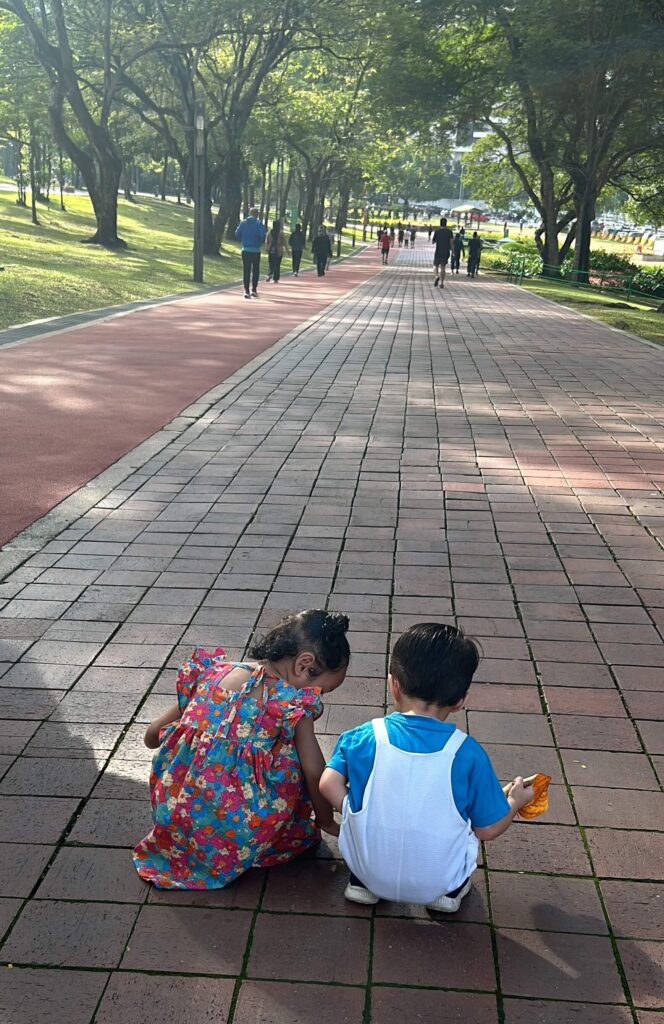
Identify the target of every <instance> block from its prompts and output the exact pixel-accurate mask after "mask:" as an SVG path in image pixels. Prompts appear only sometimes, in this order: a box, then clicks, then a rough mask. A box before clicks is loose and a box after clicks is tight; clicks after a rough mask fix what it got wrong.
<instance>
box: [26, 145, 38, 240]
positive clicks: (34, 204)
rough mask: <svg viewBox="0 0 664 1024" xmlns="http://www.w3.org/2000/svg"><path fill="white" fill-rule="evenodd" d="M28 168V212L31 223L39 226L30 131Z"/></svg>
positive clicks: (33, 150) (33, 146) (33, 155)
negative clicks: (30, 216)
mask: <svg viewBox="0 0 664 1024" xmlns="http://www.w3.org/2000/svg"><path fill="white" fill-rule="evenodd" d="M28 166H29V170H30V212H31V214H32V223H33V224H36V225H37V226H39V218H38V217H37V187H38V186H37V175H36V173H35V143H34V135H33V131H32V126H31V131H30V158H29V163H28Z"/></svg>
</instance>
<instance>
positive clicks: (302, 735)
mask: <svg viewBox="0 0 664 1024" xmlns="http://www.w3.org/2000/svg"><path fill="white" fill-rule="evenodd" d="M295 746H296V748H297V753H298V757H299V758H300V764H301V765H302V773H303V775H304V779H305V782H306V784H307V789H308V790H309V796H310V797H311V802H312V804H313V805H314V811H315V814H316V821H317V823H318V826H319V828H321V829H322V830H323V831H324V832H329V833H330V834H331V835H339V826H338V825H337V823H336V822H335V820H334V814H333V812H332V806H331V804H329V803H328V801H327V800H326V799H325V797H324V796H322V794H321V791H320V788H319V783H320V778H321V775H322V774H323V771H324V770H325V758H324V757H323V752H322V751H321V749H320V747H319V746H318V740H317V739H316V735H315V733H314V723H313V721H312V719H311V718H302V719H300V721H299V722H298V723H297V725H296V726H295Z"/></svg>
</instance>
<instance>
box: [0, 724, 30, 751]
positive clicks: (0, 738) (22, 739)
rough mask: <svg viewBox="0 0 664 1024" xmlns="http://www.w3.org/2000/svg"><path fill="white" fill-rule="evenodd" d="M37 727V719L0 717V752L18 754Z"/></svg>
mask: <svg viewBox="0 0 664 1024" xmlns="http://www.w3.org/2000/svg"><path fill="white" fill-rule="evenodd" d="M38 728H39V722H38V721H20V720H19V719H5V720H4V721H3V720H1V719H0V754H20V753H21V751H22V750H23V748H24V747H25V745H26V744H27V743H28V742H29V740H30V737H31V736H32V735H33V733H34V732H36V730H37V729H38Z"/></svg>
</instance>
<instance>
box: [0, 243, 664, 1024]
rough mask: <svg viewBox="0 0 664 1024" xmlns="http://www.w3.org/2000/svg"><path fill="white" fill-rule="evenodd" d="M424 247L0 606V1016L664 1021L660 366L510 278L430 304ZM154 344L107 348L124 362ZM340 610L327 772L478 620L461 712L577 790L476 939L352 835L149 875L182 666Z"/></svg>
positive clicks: (16, 584)
mask: <svg viewBox="0 0 664 1024" xmlns="http://www.w3.org/2000/svg"><path fill="white" fill-rule="evenodd" d="M429 257H430V250H429V248H428V247H427V246H426V242H425V240H423V241H422V244H418V248H416V250H415V252H410V251H409V252H408V253H406V252H403V253H402V254H397V262H396V263H395V265H394V266H392V267H389V268H388V269H387V270H386V271H384V272H382V273H379V274H378V275H375V276H371V274H372V272H373V269H374V268H375V266H376V264H377V262H378V255H377V253H376V251H375V249H372V250H370V252H368V253H367V255H366V257H364V258H363V262H362V263H361V264H359V265H358V267H359V269H358V270H354V269H352V268H351V269H349V270H348V273H349V274H351V273H352V274H358V276H360V275H365V279H364V283H362V284H361V287H359V288H358V289H357V290H355V291H354V292H352V293H351V294H350V295H348V296H347V297H346V298H344V299H343V300H342V301H340V302H338V303H336V304H335V305H333V306H332V307H330V308H329V309H328V310H327V311H325V312H324V313H323V315H322V316H321V317H320V318H319V319H317V320H316V321H315V322H314V323H312V324H311V325H310V326H309V327H307V329H306V330H304V331H302V332H300V333H298V334H297V335H295V336H293V337H292V339H291V340H290V341H287V342H286V343H285V344H283V345H280V346H277V348H276V349H274V350H273V351H272V352H270V351H266V353H265V358H264V360H263V361H262V362H261V363H260V364H256V365H255V367H254V369H253V371H252V372H251V374H250V375H249V376H242V375H239V376H238V377H236V378H234V377H231V378H230V382H229V383H230V385H231V390H229V391H228V393H227V394H225V395H224V396H223V397H221V398H220V399H218V400H215V401H214V402H213V404H212V407H211V409H210V411H209V412H208V413H206V415H205V416H203V417H202V418H200V419H197V420H194V421H192V422H189V423H187V424H183V425H182V428H181V429H179V430H176V429H174V431H173V437H172V440H171V442H170V444H169V445H168V446H166V447H164V448H163V449H162V450H161V451H160V452H159V453H158V454H157V455H155V456H153V457H152V458H150V459H148V461H146V462H145V463H144V464H143V465H141V466H140V467H139V468H138V469H137V470H136V471H135V472H134V473H133V474H132V475H131V476H129V477H127V478H126V479H124V480H123V481H122V482H121V483H119V484H118V486H116V487H115V489H114V490H113V491H112V492H111V493H110V494H108V496H106V497H105V498H102V499H101V500H100V501H99V503H98V504H97V505H96V506H95V507H94V508H92V509H91V510H90V511H88V512H86V513H85V514H84V515H82V516H81V517H79V518H77V519H74V520H72V522H71V523H70V525H68V526H65V528H64V529H63V530H62V532H61V533H60V534H59V536H58V537H57V538H56V539H55V540H51V541H50V542H49V543H46V544H45V545H44V546H43V547H42V548H41V549H40V550H38V551H37V552H36V553H35V554H33V555H32V556H31V557H29V558H28V560H27V561H26V562H25V564H24V565H23V566H21V567H20V568H18V569H16V570H15V571H14V572H13V573H12V574H11V575H10V576H9V577H8V578H7V580H6V581H5V583H4V584H2V585H0V661H2V662H3V664H2V666H1V667H0V719H1V720H0V743H1V746H0V837H1V838H2V844H1V845H0V896H1V897H2V898H1V899H0V932H1V933H3V934H4V941H2V940H0V943H1V944H0V972H1V976H0V978H1V980H0V1020H3V1021H4V1020H7V1021H12V1024H32V1022H35V1021H39V1024H56V1022H57V1024H61V1022H62V1021H63V1020H67V1022H68V1024H91V1022H93V1021H94V1022H95V1024H115V1022H117V1021H120V1020H123V1021H135V1020H143V1019H145V1018H146V1017H148V1016H150V1017H153V1018H154V1019H159V1020H169V1021H170V1020H172V1021H175V1020H189V1019H192V1020H193V1019H198V1018H200V1019H203V1018H204V1017H206V1015H207V1017H206V1019H210V1020H214V1021H215V1022H219V1024H226V1022H229V1024H295V1022H307V1024H308V1022H312V1024H313V1022H315V1024H340V1022H342V1021H343V1022H344V1024H403V1022H404V1021H418V1022H420V1024H440V1022H441V1021H463V1022H464V1024H498V1022H499V1021H500V1022H503V1021H504V1022H505V1024H577V1022H583V1024H659V1022H660V1018H661V1017H662V1014H661V1010H662V1009H664V988H663V986H662V969H663V967H664V941H663V940H664V898H663V897H662V884H663V882H664V795H663V794H662V786H661V782H662V780H663V779H664V740H663V737H662V724H661V722H662V717H663V713H664V644H663V643H662V638H663V636H664V548H663V547H662V539H664V498H663V495H662V487H663V485H664V407H663V405H662V396H663V395H664V353H662V352H659V351H655V350H654V349H652V348H650V347H647V346H646V345H641V344H639V343H638V342H636V341H633V340H631V339H629V338H628V337H626V336H624V335H621V334H620V333H617V332H613V331H611V330H609V329H607V328H606V327H605V326H603V325H602V324H598V323H594V322H591V321H589V320H587V319H584V318H581V317H579V316H577V315H576V314H574V313H571V312H569V311H567V310H565V309H563V308H560V307H557V306H553V305H550V304H549V303H547V302H544V301H542V300H540V299H539V298H537V297H535V296H532V295H529V294H527V293H525V292H523V291H521V290H518V289H516V288H511V287H509V286H506V285H504V284H502V283H494V282H492V281H491V280H489V279H487V278H484V277H480V278H479V279H478V280H476V281H469V280H467V279H466V278H465V277H464V276H463V275H462V276H460V277H459V278H456V277H455V279H454V280H453V281H450V282H449V283H448V285H447V286H446V288H445V290H444V292H440V291H434V290H433V288H432V285H431V275H430V273H429V270H428V260H429ZM338 273H339V276H341V274H342V273H344V271H342V270H339V272H338ZM335 277H336V272H335ZM330 281H332V278H330ZM293 284H294V283H293ZM290 287H291V285H290V284H284V293H283V294H284V295H286V294H287V289H289V288H290ZM294 287H295V288H296V289H299V288H302V289H304V288H305V282H304V281H303V282H301V283H299V284H297V285H294ZM306 287H309V282H306ZM330 287H331V285H330ZM331 297H333V296H331ZM221 301H222V300H221V299H217V298H214V297H210V298H205V299H201V300H189V302H190V303H193V304H195V303H196V302H198V303H199V304H200V306H199V307H197V308H200V309H201V311H206V313H207V312H209V307H210V304H212V303H217V302H221ZM223 301H226V300H225V299H224V300H223ZM281 301H284V303H285V302H286V300H285V299H284V300H282V299H281V293H280V298H279V302H281ZM247 305H249V304H248V303H247ZM266 308H267V307H266ZM250 311H251V313H252V314H253V313H254V307H253V306H251V309H250ZM160 315H163V316H166V317H167V320H165V321H164V323H163V329H164V330H166V329H167V322H168V318H172V317H174V316H177V318H178V319H179V318H180V316H181V315H183V314H180V313H177V314H176V313H171V312H168V313H166V314H164V313H162V314H160ZM265 316H266V321H267V322H268V323H269V321H270V315H269V310H268V311H267V313H266V314H265ZM130 323H131V321H130V320H129V321H122V320H118V321H112V322H110V324H108V325H103V326H99V327H95V328H90V331H91V332H95V331H97V332H101V333H102V334H104V336H106V335H107V334H108V332H109V331H110V330H112V331H113V333H114V337H115V338H116V339H119V343H120V344H122V345H123V351H125V352H126V353H129V351H130V345H129V344H128V343H127V342H126V341H123V340H122V339H123V332H124V331H125V329H126V328H128V327H129V325H130ZM224 323H225V327H228V321H225V322H224ZM231 326H232V323H231ZM284 329H287V327H286V328H284ZM243 330H244V328H243ZM86 332H87V329H86ZM81 333H82V332H78V334H79V335H80V334H81ZM72 339H73V340H72V341H71V343H70V344H76V339H75V336H72ZM56 340H57V339H53V340H52V341H50V342H49V341H45V342H40V343H38V344H39V345H40V346H43V347H44V348H48V347H49V346H50V349H49V351H51V352H53V353H55V352H56V347H55V342H56ZM68 344H69V343H68ZM31 348H32V343H31V345H28V346H23V347H22V348H17V349H15V350H13V351H14V352H15V353H17V354H20V353H29V352H30V350H31ZM98 351H101V350H98ZM6 354H7V355H10V354H11V353H6ZM209 359H211V356H210V351H209V350H208V351H207V353H204V354H203V356H202V357H201V360H200V362H201V365H207V362H206V361H207V360H209ZM142 365H143V366H145V365H146V364H142ZM177 367H178V369H176V370H174V369H173V366H172V365H170V364H169V361H166V360H165V361H164V363H163V367H162V369H161V374H160V381H159V384H160V387H161V386H164V387H165V386H166V385H167V384H168V386H169V387H170V386H172V385H171V384H169V381H172V379H173V378H174V376H177V375H179V376H180V383H182V369H181V367H182V363H181V362H180V363H178V364H177ZM127 373H128V376H130V372H129V370H128V371H127ZM203 378H204V373H203V372H202V371H201V369H200V367H199V377H198V378H197V381H198V382H197V384H196V387H195V388H193V390H194V391H195V393H196V395H199V394H200V393H201V389H202V387H204V380H203ZM214 379H216V378H214ZM234 382H235V383H234ZM178 394H179V392H178ZM178 400H179V399H178ZM92 401H93V403H94V402H96V401H97V398H96V397H95V396H93V398H92ZM93 412H94V409H93ZM40 414H41V413H40ZM148 428H149V427H148V424H147V422H146V423H145V425H144V429H148ZM325 604H327V605H328V606H329V607H331V608H337V609H343V610H345V611H346V612H347V613H348V614H349V615H350V617H351V622H352V636H351V645H352V649H353V652H354V657H353V661H352V666H351V671H350V673H349V676H348V678H347V681H346V682H345V684H344V685H343V687H341V688H340V689H339V690H338V691H336V692H335V693H334V694H332V695H331V697H330V699H328V701H327V706H326V710H325V713H324V715H323V717H322V718H321V719H320V721H319V723H318V727H319V732H320V734H321V741H322V743H323V745H324V747H325V749H326V750H329V749H330V748H331V746H332V745H333V743H334V741H335V737H336V736H337V735H338V734H339V732H340V731H342V730H343V729H346V728H348V727H350V726H353V725H355V724H356V723H359V722H362V721H364V720H366V719H368V718H371V717H373V716H376V715H379V714H382V713H383V710H384V707H385V703H384V702H385V675H386V657H387V652H388V650H389V648H390V646H391V644H392V643H393V641H394V639H395V638H396V637H397V636H398V634H399V632H400V631H401V630H403V629H404V628H405V627H406V626H408V625H410V624H411V623H413V622H416V621H418V620H423V619H429V620H430V619H432V618H440V619H443V620H447V621H449V620H452V619H453V618H454V617H456V619H457V621H458V622H460V623H461V624H462V625H463V626H464V627H465V628H466V629H467V630H468V631H469V632H471V633H472V634H474V635H475V636H477V637H478V638H479V639H480V641H481V645H482V647H483V650H484V660H483V662H482V665H481V668H480V671H479V675H478V681H477V683H476V684H475V685H474V687H473V689H472V690H471V693H470V697H469V701H468V711H467V713H464V714H463V715H460V716H459V725H461V726H463V727H466V728H468V729H469V731H470V732H471V734H472V735H474V736H475V737H477V739H479V740H480V741H481V742H483V743H484V744H485V745H486V747H487V749H488V750H489V752H490V753H491V755H492V757H493V759H494V763H495V765H496V767H497V770H498V772H499V774H500V775H501V777H502V778H504V779H507V778H510V777H512V776H513V775H515V774H516V773H522V774H524V775H525V774H530V773H532V772H534V771H537V770H541V771H545V772H548V773H549V774H551V775H552V776H553V782H554V784H553V787H552V802H551V803H552V806H551V810H550V812H549V814H548V815H547V817H546V818H544V819H540V820H538V821H536V822H533V823H518V824H515V825H514V826H513V827H512V828H511V829H510V831H509V832H508V833H507V835H506V836H504V837H503V838H501V839H499V840H497V841H496V842H495V843H492V844H490V845H489V846H488V848H487V852H486V860H485V861H484V862H483V864H482V866H481V868H480V869H479V870H478V871H477V873H476V874H475V876H474V879H475V882H474V889H473V892H472V895H470V896H469V897H468V898H467V900H466V901H465V902H464V904H463V907H462V910H461V911H460V912H459V913H458V914H457V915H455V916H453V917H449V918H448V917H445V918H440V917H437V916H434V915H429V914H428V913H427V912H425V911H423V910H422V909H419V908H414V907H409V906H400V905H394V904H388V903H379V904H378V906H377V907H375V908H363V907H360V906H358V905H353V904H348V903H346V902H345V901H344V899H343V889H344V886H345V883H346V871H345V869H344V867H343V864H342V863H341V862H340V860H339V854H338V850H337V847H336V844H335V842H334V841H331V840H326V841H325V842H324V843H323V844H322V845H321V846H320V848H319V850H318V851H317V854H316V856H314V857H310V858H309V859H302V860H301V861H299V862H295V863H293V864H292V865H289V866H288V867H282V868H277V869H272V870H270V871H269V872H251V873H250V874H249V875H247V876H246V877H245V878H244V879H242V880H241V881H240V882H239V883H238V884H236V885H234V886H231V887H230V888H228V889H226V890H221V891H219V892H216V893H206V894H193V893H189V894H187V893H184V894H182V893H173V892H171V893H158V892H155V891H150V890H148V889H147V888H146V887H145V886H144V885H143V884H142V883H140V882H139V881H138V879H137V877H136V876H135V874H134V871H133V868H132V866H131V862H130V856H129V850H130V848H131V846H132V845H133V844H134V842H135V841H136V840H137V839H139V838H141V837H142V836H143V834H144V832H145V831H146V829H147V827H148V823H149V819H150V814H149V805H148V793H147V774H148V763H149V762H148V755H147V751H146V750H145V749H144V747H143V746H142V742H141V736H142V732H143V729H144V723H145V722H147V721H148V720H150V719H151V718H152V717H153V716H154V715H155V714H156V713H158V712H159V710H160V709H161V708H162V707H163V706H164V705H165V704H166V703H169V702H170V701H171V700H172V696H173V687H174V678H175V668H176V666H177V665H178V663H179V662H180V661H181V660H182V659H183V658H185V657H186V656H188V654H189V653H190V650H191V648H192V646H193V645H194V644H203V645H215V644H217V643H223V644H224V645H226V646H227V647H228V648H229V649H230V651H231V652H232V653H234V654H238V655H239V654H240V652H242V651H243V649H244V647H245V644H246V642H247V640H248V638H249V637H250V636H251V635H252V633H253V631H254V630H256V629H258V630H260V629H265V628H267V627H269V626H271V625H272V624H273V623H274V622H275V621H276V620H277V619H278V618H279V617H280V616H281V615H282V614H283V613H284V612H286V611H288V610H291V609H294V608H295V609H299V608H303V607H307V606H321V605H325ZM658 773H659V774H658ZM10 964H11V965H13V967H12V968H11V969H9V966H8V965H10ZM154 972H161V973H154ZM73 993H75V998H73ZM657 1011H660V1012H659V1013H658V1012H657Z"/></svg>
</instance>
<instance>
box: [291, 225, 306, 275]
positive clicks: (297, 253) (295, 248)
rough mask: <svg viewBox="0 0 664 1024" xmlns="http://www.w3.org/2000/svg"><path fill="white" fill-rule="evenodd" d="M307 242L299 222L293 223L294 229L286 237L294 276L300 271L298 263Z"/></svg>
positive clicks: (300, 260)
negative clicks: (288, 236)
mask: <svg viewBox="0 0 664 1024" xmlns="http://www.w3.org/2000/svg"><path fill="white" fill-rule="evenodd" d="M306 244H307V242H306V239H305V237H304V232H303V230H302V225H301V224H296V225H295V231H293V233H292V234H291V236H290V238H289V239H288V245H289V248H290V251H291V260H292V262H293V273H294V274H295V276H296V277H298V276H299V273H300V263H301V262H302V253H303V252H304V249H305V246H306Z"/></svg>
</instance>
